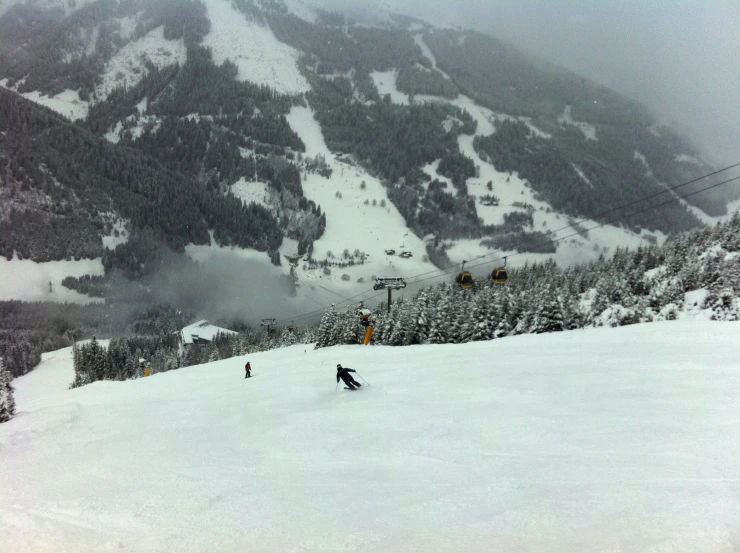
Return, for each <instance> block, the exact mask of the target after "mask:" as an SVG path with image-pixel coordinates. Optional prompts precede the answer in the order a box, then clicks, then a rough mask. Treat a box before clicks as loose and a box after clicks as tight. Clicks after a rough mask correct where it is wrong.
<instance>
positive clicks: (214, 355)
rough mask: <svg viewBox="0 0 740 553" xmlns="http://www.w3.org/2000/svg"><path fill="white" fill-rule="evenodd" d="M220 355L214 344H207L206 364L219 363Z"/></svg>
mask: <svg viewBox="0 0 740 553" xmlns="http://www.w3.org/2000/svg"><path fill="white" fill-rule="evenodd" d="M220 360H221V354H220V353H219V351H218V347H217V346H216V344H215V343H213V342H211V343H210V344H208V362H209V363H213V362H214V361H220Z"/></svg>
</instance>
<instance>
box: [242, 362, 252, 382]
mask: <svg viewBox="0 0 740 553" xmlns="http://www.w3.org/2000/svg"><path fill="white" fill-rule="evenodd" d="M244 370H245V371H246V373H247V374H246V375H245V376H244V378H249V377H250V376H252V365H250V364H249V361H247V364H246V365H244Z"/></svg>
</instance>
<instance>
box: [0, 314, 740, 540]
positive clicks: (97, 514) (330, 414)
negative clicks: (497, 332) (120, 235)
mask: <svg viewBox="0 0 740 553" xmlns="http://www.w3.org/2000/svg"><path fill="white" fill-rule="evenodd" d="M739 332H740V323H717V322H708V321H698V320H695V321H691V322H684V321H678V322H675V321H674V322H666V323H654V324H649V325H636V326H631V327H623V328H618V329H590V330H581V331H572V332H565V333H557V334H548V335H539V336H532V335H529V336H519V337H514V338H506V339H502V340H494V341H491V342H478V343H472V344H462V345H446V346H413V347H407V348H390V347H368V348H365V347H362V346H343V347H335V348H328V349H323V350H318V351H314V350H312V349H311V347H310V346H303V345H300V346H294V347H292V348H288V349H281V350H275V351H272V352H267V353H260V354H255V355H251V356H249V357H239V358H233V359H229V360H224V361H219V362H216V363H210V364H207V365H200V366H195V367H190V368H185V369H181V370H178V371H173V372H169V373H161V374H155V375H154V376H152V377H150V378H145V379H140V380H134V381H128V382H98V383H95V384H93V385H90V386H86V387H84V388H80V389H76V390H67V389H66V388H67V384H68V383H69V382H70V381H71V380H72V367H71V354H70V350H69V349H67V350H61V351H59V352H55V353H53V354H48V355H46V356H45V359H44V361H43V362H42V364H41V365H40V367H39V368H38V369H36V371H34V372H32V373H30V374H28V375H26V376H23V377H21V378H19V379H17V380H16V381H15V386H16V389H17V392H16V400H17V404H18V410H19V412H18V414H17V416H16V417H15V418H14V419H13V420H11V421H10V422H8V423H5V424H2V425H0V487H1V488H2V489H3V493H2V494H0V527H2V528H3V532H2V534H3V535H2V542H1V543H2V547H0V549H3V551H13V552H15V553H24V552H34V553H43V552H50V551H75V552H93V551H95V552H97V551H109V550H117V551H129V552H148V553H152V552H168V553H169V552H172V551H177V552H180V553H187V552H203V551H250V552H267V551H269V552H278V551H293V552H350V551H352V552H366V553H370V552H372V553H385V552H389V551H408V552H424V553H427V552H439V553H443V552H444V553H448V552H466V553H467V552H484V551H485V552H488V551H527V552H543V553H551V552H553V551H563V552H566V551H567V552H569V553H579V552H583V553H595V552H621V551H623V552H648V551H649V552H658V551H661V552H664V551H666V552H667V551H671V552H674V553H678V552H692V553H697V552H707V553H708V552H712V553H722V552H727V553H730V552H733V551H737V550H738V547H740V536H739V535H738V528H740V402H738V401H737V391H738V389H740V371H738V361H737V360H738V359H740V341H738V339H737V336H738V333H739ZM247 359H248V360H249V361H251V364H252V367H253V375H255V378H253V379H250V380H244V378H243V366H244V364H245V362H246V360H247ZM338 362H340V363H342V364H344V365H345V366H349V367H352V368H354V369H356V370H358V371H359V374H361V375H362V377H363V378H364V379H365V380H366V381H367V382H369V383H370V384H371V385H372V386H371V387H368V386H364V387H363V389H362V390H361V391H358V392H348V391H345V390H344V389H343V388H342V387H341V386H340V387H339V388H338V389H337V390H336V391H335V383H336V382H335V380H334V375H335V369H334V367H335V365H336V363H338ZM356 378H358V380H360V377H359V376H356ZM360 382H362V380H360Z"/></svg>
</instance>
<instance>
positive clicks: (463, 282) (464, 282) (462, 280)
mask: <svg viewBox="0 0 740 553" xmlns="http://www.w3.org/2000/svg"><path fill="white" fill-rule="evenodd" d="M455 282H456V283H457V284H458V286H460V288H465V289H467V288H472V287H473V284H475V279H474V278H473V275H471V274H470V273H469V272H467V271H463V272H462V273H460V274H459V275H457V278H455Z"/></svg>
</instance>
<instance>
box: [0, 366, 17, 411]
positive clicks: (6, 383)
mask: <svg viewBox="0 0 740 553" xmlns="http://www.w3.org/2000/svg"><path fill="white" fill-rule="evenodd" d="M12 380H13V375H11V374H10V371H8V370H6V369H5V363H4V362H3V358H2V357H0V422H7V421H9V420H10V419H12V418H13V415H15V399H14V398H13V392H14V389H13V385H12V383H11V382H12Z"/></svg>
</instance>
